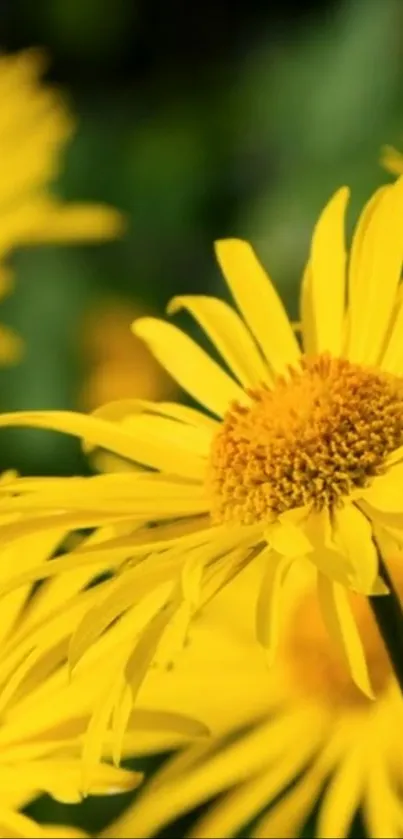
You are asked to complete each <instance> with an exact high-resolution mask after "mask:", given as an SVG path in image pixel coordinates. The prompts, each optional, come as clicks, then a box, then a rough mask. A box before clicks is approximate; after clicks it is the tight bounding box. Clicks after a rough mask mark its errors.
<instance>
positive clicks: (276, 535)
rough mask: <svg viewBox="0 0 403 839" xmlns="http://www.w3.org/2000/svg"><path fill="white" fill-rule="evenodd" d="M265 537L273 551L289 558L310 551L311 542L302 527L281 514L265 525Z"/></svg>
mask: <svg viewBox="0 0 403 839" xmlns="http://www.w3.org/2000/svg"><path fill="white" fill-rule="evenodd" d="M265 537H266V539H267V541H268V543H269V545H270V546H271V547H272V548H273V550H274V551H277V552H278V553H279V554H282V555H283V556H287V557H289V558H290V559H293V558H294V557H297V556H304V555H305V554H308V553H310V552H311V551H312V544H311V542H310V541H309V539H308V537H307V536H306V534H305V533H304V531H303V529H302V527H298V525H297V524H294V523H293V522H292V521H289V520H288V519H287V518H284V519H283V518H282V517H281V516H280V518H279V520H278V521H275V522H273V524H270V525H269V526H268V527H267V529H266V531H265Z"/></svg>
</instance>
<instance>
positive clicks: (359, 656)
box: [318, 573, 374, 699]
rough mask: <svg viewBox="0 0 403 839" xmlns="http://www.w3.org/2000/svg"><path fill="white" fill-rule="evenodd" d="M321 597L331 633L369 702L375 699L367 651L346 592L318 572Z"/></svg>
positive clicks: (324, 616)
mask: <svg viewBox="0 0 403 839" xmlns="http://www.w3.org/2000/svg"><path fill="white" fill-rule="evenodd" d="M318 594H319V600H320V605H321V609H322V614H323V618H324V621H325V624H326V626H327V629H328V632H329V634H330V636H331V638H333V640H334V641H335V643H336V644H337V647H338V648H339V650H340V651H341V653H342V655H343V657H344V659H345V661H346V664H347V666H348V668H349V670H350V673H351V676H352V678H353V680H354V682H355V684H356V685H357V686H358V687H359V688H360V690H362V692H363V693H365V695H366V696H368V697H369V699H374V693H373V690H372V687H371V683H370V679H369V674H368V668H367V664H366V660H365V653H364V649H363V646H362V642H361V639H360V636H359V632H358V629H357V626H356V623H355V619H354V617H353V613H352V610H351V607H350V604H349V602H348V599H347V594H346V592H345V589H344V588H343V586H341V585H339V583H333V582H330V581H329V580H328V579H327V577H325V576H324V575H323V574H320V573H319V574H318Z"/></svg>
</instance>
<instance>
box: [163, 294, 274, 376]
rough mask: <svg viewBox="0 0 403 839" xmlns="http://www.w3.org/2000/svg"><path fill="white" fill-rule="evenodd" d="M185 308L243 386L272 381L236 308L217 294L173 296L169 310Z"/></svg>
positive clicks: (173, 311) (171, 312)
mask: <svg viewBox="0 0 403 839" xmlns="http://www.w3.org/2000/svg"><path fill="white" fill-rule="evenodd" d="M182 308H185V309H187V310H188V311H189V312H190V313H191V314H192V315H193V317H194V318H195V319H196V320H197V322H198V323H199V324H200V326H201V327H202V329H204V331H205V333H206V334H207V335H208V337H209V338H210V340H211V341H212V342H213V344H214V345H215V346H216V348H217V350H218V351H219V353H221V355H222V357H223V359H224V361H225V362H226V363H227V364H228V367H229V368H230V370H231V372H232V373H233V374H234V376H236V378H237V379H238V380H239V381H240V382H241V384H242V385H243V386H244V387H254V386H256V385H259V384H261V383H262V382H267V381H270V379H271V376H270V373H269V370H268V368H267V366H266V365H265V363H264V362H263V359H262V357H261V355H260V353H259V350H258V349H257V347H256V345H255V343H254V341H253V339H252V337H251V335H250V333H249V332H248V329H247V328H246V326H245V324H244V323H243V321H242V320H241V318H240V317H239V315H238V314H237V312H236V311H235V309H232V308H231V306H228V304H227V303H224V301H223V300H218V299H217V298H216V297H204V296H201V295H200V296H191V295H186V296H184V297H174V299H173V300H172V301H171V302H170V304H169V307H168V313H169V314H173V313H175V312H178V311H179V310H180V309H182Z"/></svg>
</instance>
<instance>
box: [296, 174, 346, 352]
mask: <svg viewBox="0 0 403 839" xmlns="http://www.w3.org/2000/svg"><path fill="white" fill-rule="evenodd" d="M349 196H350V192H349V190H348V189H347V187H342V189H339V190H338V192H336V194H335V195H334V196H333V197H332V198H331V199H330V201H329V203H328V204H327V205H326V207H325V209H324V210H323V212H322V214H321V216H320V218H319V221H318V222H317V224H316V227H315V230H314V233H313V238H312V247H311V257H310V280H309V286H310V294H311V306H312V314H313V320H314V323H313V328H314V330H315V347H314V352H324V351H326V350H328V351H329V352H331V353H333V354H334V355H340V353H341V350H342V341H343V326H344V312H345V304H346V245H345V230H344V226H345V213H346V205H347V201H348V199H349ZM304 337H305V336H304Z"/></svg>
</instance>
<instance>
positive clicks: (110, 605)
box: [69, 566, 172, 669]
mask: <svg viewBox="0 0 403 839" xmlns="http://www.w3.org/2000/svg"><path fill="white" fill-rule="evenodd" d="M134 570H135V571H138V569H134ZM153 570H154V574H153V575H152V578H151V580H150V579H149V575H148V574H147V573H146V574H145V579H146V586H144V585H143V586H142V582H143V580H142V577H141V573H140V574H138V573H137V574H136V575H135V576H134V578H133V574H132V575H130V572H128V573H126V574H125V575H124V577H123V578H122V579H119V578H118V580H116V581H113V584H112V585H110V586H109V587H108V594H107V597H106V598H99V601H98V603H97V604H96V606H95V607H94V608H93V609H90V610H88V611H87V612H86V614H85V616H84V618H83V620H82V621H81V622H80V623H79V625H78V627H77V629H76V631H75V633H74V635H73V636H72V639H71V642H70V649H69V664H70V667H71V669H73V668H74V667H75V666H76V664H77V663H78V662H79V660H80V659H81V658H82V656H83V655H84V654H85V652H86V651H87V650H88V649H89V647H90V646H91V645H92V644H94V643H95V641H96V639H97V638H98V637H99V636H100V635H101V634H102V633H103V632H104V631H105V630H106V629H107V628H108V626H109V625H110V624H111V623H112V622H113V621H114V620H115V619H116V618H117V617H120V616H121V615H122V614H123V613H124V612H125V611H126V610H127V609H128V608H129V607H130V606H132V605H133V604H134V603H136V600H137V599H138V598H141V597H143V599H142V600H141V601H140V602H139V603H137V605H136V607H135V610H134V611H133V612H132V629H133V639H134V638H135V633H136V631H137V632H138V631H139V629H141V628H142V626H144V625H146V624H147V623H148V621H149V620H150V619H151V618H152V617H153V615H154V614H155V612H157V611H158V610H159V609H160V608H162V606H163V605H164V604H165V602H166V599H167V596H168V594H169V593H170V590H171V587H172V585H171V584H170V583H168V584H166V583H163V585H161V584H160V585H158V583H160V581H161V578H162V579H163V577H164V571H163V569H161V568H159V567H158V566H157V568H156V569H153ZM134 581H136V582H137V585H135V584H134ZM153 587H154V588H155V590H154V591H151V593H148V596H145V593H146V592H147V588H148V589H149V588H153ZM109 589H111V591H110V592H109ZM134 644H135V641H134V640H133V645H134Z"/></svg>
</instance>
